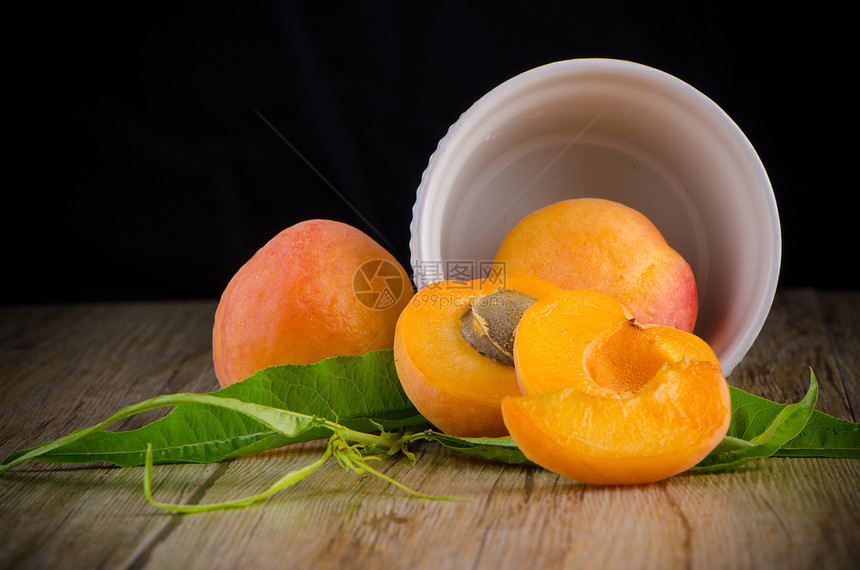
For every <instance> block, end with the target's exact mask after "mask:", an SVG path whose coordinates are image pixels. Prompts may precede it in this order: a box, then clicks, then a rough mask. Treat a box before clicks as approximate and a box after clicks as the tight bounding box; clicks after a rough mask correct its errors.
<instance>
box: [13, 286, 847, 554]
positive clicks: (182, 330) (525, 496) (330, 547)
mask: <svg viewBox="0 0 860 570" xmlns="http://www.w3.org/2000/svg"><path fill="white" fill-rule="evenodd" d="M214 310H215V302H214V301H211V302H210V301H198V302H141V303H116V304H73V305H48V306H7V307H0V388H2V397H0V455H2V456H5V455H7V454H8V453H11V452H12V451H15V450H17V449H20V448H24V447H31V446H33V445H36V444H38V443H41V442H43V441H47V440H50V439H54V438H57V437H60V436H62V435H65V434H67V433H69V432H70V431H72V430H75V429H78V428H82V427H87V426H89V425H92V424H94V423H96V422H97V421H100V420H102V419H104V418H105V417H107V416H108V415H109V414H110V413H112V412H114V411H116V410H118V409H119V408H121V407H124V406H126V405H129V404H132V403H135V402H139V401H141V400H144V399H146V398H149V397H151V396H155V395H159V394H170V393H176V392H186V391H187V392H208V391H212V390H214V389H217V387H218V386H217V382H216V380H215V376H214V372H213V368H212V352H211V344H210V342H211V337H210V335H211V326H212V321H213V315H214ZM858 323H860V293H858V292H821V291H814V290H810V289H792V290H780V291H779V292H778V294H777V298H776V300H775V303H774V306H773V309H772V311H771V314H770V317H769V319H768V321H767V323H766V325H765V327H764V329H763V331H762V333H761V335H760V337H759V338H758V340H757V341H756V343H755V345H754V346H753V348H752V350H751V351H750V352H749V354H748V355H747V357H746V358H745V359H744V361H743V362H742V363H741V365H740V366H739V367H738V368H737V369H736V370H735V371H734V372H733V373H732V375H731V376H730V377H729V382H730V383H731V384H733V385H735V386H738V387H740V388H743V389H745V390H747V391H749V392H752V393H754V394H757V395H760V396H764V397H766V398H769V399H772V400H775V401H778V402H784V403H788V402H796V401H798V400H799V399H800V398H801V397H802V396H803V394H804V393H805V391H806V388H807V387H808V383H809V371H808V368H809V367H810V366H811V367H812V368H813V369H814V370H815V372H816V375H817V376H818V378H819V381H820V384H821V392H820V397H819V403H818V409H819V410H822V411H824V412H826V413H829V414H831V415H834V416H837V417H839V418H844V419H849V420H852V421H857V414H858V410H860V332H858V327H860V324H858ZM151 419H153V417H147V416H146V415H143V416H137V417H133V418H129V419H128V420H126V421H125V422H124V423H123V424H121V425H120V426H116V428H115V429H119V428H122V429H124V428H131V427H137V426H139V425H142V424H143V423H145V422H147V421H149V420H151ZM321 449H322V448H321V445H320V444H318V443H313V442H312V443H308V444H301V445H298V446H294V447H290V448H286V449H281V450H276V451H271V452H267V453H262V454H258V455H254V456H246V457H240V458H237V459H234V460H230V461H225V462H223V463H219V464H211V465H167V466H157V467H156V470H155V488H154V493H155V495H156V498H157V499H159V500H162V501H169V502H188V503H209V502H215V501H223V500H229V499H233V498H238V497H243V496H246V495H248V494H251V493H252V492H255V491H261V490H262V489H264V488H266V487H267V486H268V485H269V484H270V483H272V482H273V481H274V480H276V479H277V478H278V477H280V475H281V474H283V473H285V472H286V471H288V470H291V469H294V468H296V467H298V466H300V465H303V464H306V463H309V462H311V461H312V460H314V459H316V457H317V456H318V454H319V453H320V452H321ZM413 451H415V452H416V456H417V463H416V464H415V466H412V465H411V464H410V463H409V462H408V460H407V459H405V458H404V457H402V456H401V457H399V458H392V459H388V460H386V461H384V462H383V463H381V464H378V465H377V467H378V468H379V469H381V470H383V471H384V472H385V473H386V474H388V475H390V476H392V477H394V478H396V479H397V480H399V481H401V482H403V483H405V484H407V485H409V486H411V487H412V488H414V489H417V490H419V491H422V492H425V493H430V494H453V495H460V496H466V497H471V498H473V499H474V501H473V502H435V501H425V500H421V499H417V498H411V497H409V496H406V495H404V494H403V493H402V492H401V491H398V490H397V489H396V488H394V487H391V486H389V485H387V484H385V483H384V482H382V481H380V480H379V479H376V478H374V477H371V476H361V477H359V476H357V475H355V474H353V473H351V472H346V471H344V470H343V469H342V468H341V467H340V466H339V465H338V464H337V463H336V462H329V463H328V464H327V465H325V466H324V467H323V468H322V469H321V470H320V471H318V472H316V473H315V474H313V475H311V476H310V477H309V478H307V479H305V480H303V481H301V482H300V483H298V484H296V485H295V486H294V487H291V488H290V489H288V490H286V491H284V492H282V493H279V494H277V495H275V496H273V497H271V498H269V499H267V500H265V501H263V502H261V503H259V504H257V505H255V506H252V507H249V508H245V509H240V510H232V511H216V512H208V513H201V514H193V515H175V514H170V513H167V512H163V511H160V510H157V509H155V508H153V507H151V506H150V505H149V503H147V501H146V499H145V497H144V495H143V492H142V477H143V469H142V468H139V467H132V468H126V469H119V468H111V467H103V466H93V465H72V466H68V465H55V464H48V463H42V462H35V461H31V462H28V463H25V464H23V465H20V466H18V467H16V468H15V469H13V470H11V471H9V472H7V473H6V474H4V475H0V568H61V569H67V568H110V569H113V568H119V569H132V568H134V569H137V568H183V569H193V568H201V569H207V570H212V569H218V568H253V569H256V568H374V569H381V568H434V569H435V568H489V569H493V570H500V569H503V568H655V569H661V570H663V569H674V568H727V569H738V568H750V569H762V568H780V569H787V568H789V569H790V568H815V569H826V568H857V567H860V460H857V459H799V458H771V459H767V460H762V461H758V462H754V463H751V464H749V465H747V466H745V467H743V468H741V469H740V470H738V471H735V472H731V473H723V474H718V475H679V476H675V477H673V478H671V479H669V480H666V481H662V482H659V483H655V484H651V485H643V486H634V487H595V486H587V485H582V484H578V483H575V482H572V481H569V480H566V479H564V478H561V477H559V476H557V475H554V474H552V473H550V472H547V471H544V470H541V469H539V468H534V467H522V466H510V465H504V464H499V463H494V462H488V461H483V460H480V459H475V458H468V457H466V456H463V455H459V454H457V453H455V452H452V451H448V450H446V449H445V448H442V447H441V446H439V445H436V444H431V443H424V444H421V445H418V446H415V447H414V448H413Z"/></svg>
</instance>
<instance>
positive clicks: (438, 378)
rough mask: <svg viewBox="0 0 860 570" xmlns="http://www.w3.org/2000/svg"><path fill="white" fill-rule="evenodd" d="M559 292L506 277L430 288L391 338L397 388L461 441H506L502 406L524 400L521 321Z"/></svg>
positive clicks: (417, 298)
mask: <svg viewBox="0 0 860 570" xmlns="http://www.w3.org/2000/svg"><path fill="white" fill-rule="evenodd" d="M559 290H560V289H559V288H558V287H557V286H555V285H553V284H551V283H549V282H547V281H544V280H543V279H539V278H537V277H532V276H529V275H507V276H506V277H505V278H504V283H500V281H499V280H497V279H493V278H490V279H483V280H475V281H469V282H462V281H440V282H437V283H432V284H430V285H428V286H426V287H424V288H423V289H421V290H420V291H418V292H417V293H416V294H415V295H414V296H413V297H412V300H411V301H410V303H409V304H408V305H407V306H406V307H405V308H404V309H403V312H402V313H401V314H400V317H399V319H398V321H397V326H396V329H395V334H394V361H395V365H396V368H397V373H398V376H399V377H400V382H401V384H402V385H403V389H404V390H405V392H406V394H407V395H408V396H409V399H410V400H411V401H412V403H413V404H414V405H415V407H416V408H417V409H418V411H419V412H421V413H422V414H423V415H424V417H426V418H427V419H428V420H429V421H430V422H432V423H433V424H434V425H435V426H436V427H438V428H439V429H440V430H442V431H444V432H445V433H448V434H450V435H454V436H458V437H493V436H502V435H507V429H506V428H505V424H504V420H503V419H502V411H501V408H500V405H501V401H502V398H504V397H505V396H509V395H519V394H520V389H519V385H518V383H517V376H516V372H515V371H514V368H513V366H512V364H513V360H511V358H510V352H511V350H512V349H513V342H514V339H513V336H514V331H515V329H516V325H517V322H518V321H519V317H520V314H521V313H522V312H523V310H524V309H525V308H526V306H530V305H531V303H532V302H534V300H536V299H541V298H543V297H545V296H547V295H549V294H550V293H554V292H556V291H559Z"/></svg>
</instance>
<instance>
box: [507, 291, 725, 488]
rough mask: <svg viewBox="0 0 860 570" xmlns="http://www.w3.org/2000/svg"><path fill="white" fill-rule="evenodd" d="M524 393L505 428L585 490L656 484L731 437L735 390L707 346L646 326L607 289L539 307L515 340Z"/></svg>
mask: <svg viewBox="0 0 860 570" xmlns="http://www.w3.org/2000/svg"><path fill="white" fill-rule="evenodd" d="M513 355H514V364H515V369H516V373H517V377H518V382H519V385H520V388H521V390H522V392H523V394H524V395H523V396H519V397H517V396H512V397H508V398H505V399H504V400H503V402H502V414H503V418H504V422H505V425H506V427H507V428H508V431H509V432H510V434H511V436H512V437H513V439H514V441H515V442H516V444H517V445H518V446H519V448H520V449H521V450H522V452H523V454H524V455H525V456H526V457H528V458H529V459H531V460H532V461H534V462H535V463H537V464H539V465H541V466H543V467H545V468H547V469H550V470H552V471H555V472H556V473H559V474H562V475H564V476H566V477H570V478H572V479H576V480H578V481H582V482H586V483H599V484H636V483H646V482H651V481H657V480H659V479H662V478H665V477H669V476H671V475H674V474H676V473H680V472H681V471H684V470H686V469H688V468H689V467H691V466H693V465H695V464H696V463H698V462H699V461H700V460H701V459H702V458H703V457H704V456H705V455H707V454H708V453H709V452H710V451H711V450H712V449H713V448H714V447H715V446H716V445H717V444H718V443H719V442H720V441H721V440H722V438H723V437H724V436H725V434H726V431H727V430H728V425H729V420H730V417H731V408H730V400H729V390H728V384H727V382H726V380H725V378H724V377H723V375H722V372H721V370H720V367H719V362H718V361H717V358H716V356H715V355H714V353H713V351H712V350H711V349H710V347H709V346H708V345H707V343H705V342H704V341H703V340H701V339H700V338H699V337H697V336H695V335H693V334H692V333H688V332H686V331H680V330H678V329H673V328H670V327H665V326H657V325H645V326H642V325H639V324H638V323H637V322H636V320H635V319H633V318H632V317H631V316H630V313H629V312H628V311H627V310H626V309H625V308H624V306H623V305H622V304H621V303H620V302H619V301H618V300H617V299H615V298H613V297H612V296H610V295H608V294H606V293H603V292H601V291H560V292H556V293H553V294H550V295H547V296H546V297H543V298H542V299H539V300H538V301H536V302H535V303H533V304H532V305H531V306H530V307H529V308H528V309H527V310H526V311H525V312H524V313H523V316H522V318H521V320H520V322H519V326H518V328H517V334H516V338H515V341H514V350H513Z"/></svg>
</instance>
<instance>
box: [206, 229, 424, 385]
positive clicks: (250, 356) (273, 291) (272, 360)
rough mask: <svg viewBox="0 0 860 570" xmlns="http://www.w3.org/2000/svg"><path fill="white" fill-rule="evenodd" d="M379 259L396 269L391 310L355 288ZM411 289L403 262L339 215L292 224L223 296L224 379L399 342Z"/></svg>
mask: <svg viewBox="0 0 860 570" xmlns="http://www.w3.org/2000/svg"><path fill="white" fill-rule="evenodd" d="M375 260H382V261H383V262H384V263H385V267H387V268H393V269H392V271H393V274H392V277H391V281H390V282H391V283H392V284H393V285H394V286H395V287H394V288H393V290H394V292H395V293H399V298H398V299H397V300H396V302H394V303H393V304H391V305H390V306H387V307H386V308H373V307H372V306H368V305H367V304H365V303H363V302H361V301H360V300H359V298H358V297H357V296H356V294H355V291H354V279H355V275H356V272H357V271H358V270H359V268H360V267H362V265H363V264H364V263H366V262H372V261H375ZM397 273H399V278H398V276H397ZM398 283H399V284H400V288H399V289H398V288H397V287H396V286H397V285H398ZM410 294H411V289H410V285H409V278H408V275H407V274H406V272H405V271H404V269H403V267H402V266H401V265H400V264H399V263H398V262H397V260H396V259H395V258H394V257H393V256H392V255H391V254H390V253H389V252H388V251H386V250H385V248H383V247H382V246H380V245H379V244H378V243H376V242H375V241H374V240H373V239H372V238H370V237H369V236H368V235H366V234H365V233H363V232H362V231H360V230H358V229H356V228H354V227H352V226H349V225H347V224H344V223H340V222H335V221H331V220H308V221H304V222H300V223H298V224H295V225H293V226H290V227H289V228H287V229H285V230H283V231H282V232H280V233H279V234H278V235H276V236H275V237H274V238H272V239H271V240H270V241H269V242H268V243H267V244H265V245H264V246H263V247H262V248H261V249H260V250H259V251H257V253H255V254H254V256H253V257H252V258H251V259H249V260H248V261H247V262H246V263H245V264H244V265H243V266H242V267H241V268H240V269H239V271H238V272H237V273H236V274H235V275H234V276H233V278H232V279H231V280H230V282H229V284H228V285H227V287H226V289H225V290H224V293H223V294H222V296H221V300H220V302H219V304H218V308H217V309H216V312H215V325H214V327H213V331H212V352H213V361H214V364H215V374H216V376H217V377H218V381H219V383H220V384H221V385H222V386H227V385H228V384H232V383H234V382H238V381H240V380H243V379H245V378H247V377H248V376H250V375H252V374H253V373H254V372H256V371H257V370H259V369H261V368H265V367H267V366H272V365H278V364H309V363H313V362H317V361H319V360H322V359H324V358H328V357H331V356H339V355H345V354H364V353H366V352H368V351H371V350H380V349H386V348H391V347H392V344H393V340H394V328H395V324H396V322H397V317H398V316H399V314H400V311H401V310H402V309H403V307H404V306H405V305H406V303H408V302H409V297H410Z"/></svg>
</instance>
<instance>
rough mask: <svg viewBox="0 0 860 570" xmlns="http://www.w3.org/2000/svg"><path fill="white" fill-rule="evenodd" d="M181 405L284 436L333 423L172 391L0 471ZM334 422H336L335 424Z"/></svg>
mask: <svg viewBox="0 0 860 570" xmlns="http://www.w3.org/2000/svg"><path fill="white" fill-rule="evenodd" d="M183 404H204V405H208V406H209V408H210V409H226V410H230V411H234V412H236V413H239V414H242V415H244V416H248V417H251V418H254V419H255V420H256V421H257V422H259V423H261V424H263V425H266V426H268V428H269V429H271V430H274V431H276V432H278V433H279V434H281V435H282V436H283V437H285V438H295V437H301V436H302V434H305V433H307V432H308V431H313V430H319V431H321V432H323V433H326V434H329V435H330V434H331V433H332V429H331V426H332V425H333V424H332V423H331V422H326V420H322V419H319V418H314V417H312V416H306V415H304V414H297V413H295V412H290V411H287V410H278V409H275V408H271V407H268V406H261V405H259V404H253V403H248V402H241V401H239V400H236V399H234V398H224V397H217V396H214V395H212V394H173V395H169V396H156V397H155V398H150V399H149V400H146V401H144V402H141V403H139V404H134V405H131V406H128V407H126V408H123V409H122V410H119V411H118V412H116V413H114V414H113V415H111V416H110V417H108V418H107V419H106V420H104V421H102V422H100V423H98V424H96V425H94V426H91V427H88V428H86V429H82V430H77V431H74V432H72V433H70V434H69V435H67V436H64V437H61V438H59V439H56V440H54V441H51V442H48V443H45V444H42V445H40V446H38V447H34V448H33V449H30V450H27V451H24V452H22V453H18V454H15V457H14V458H13V457H12V456H9V457H7V458H6V459H5V460H4V461H3V464H2V465H0V473H2V472H3V471H6V470H8V469H10V468H11V467H14V466H15V465H18V464H20V463H23V462H24V461H28V460H30V459H44V458H45V457H52V453H56V452H57V450H58V449H62V448H64V447H66V446H68V445H70V444H74V443H77V442H79V441H82V440H85V439H86V438H87V437H88V436H90V435H92V434H95V433H98V432H100V431H101V430H103V429H105V428H107V427H109V426H111V425H112V424H114V423H116V422H118V421H119V420H121V419H124V418H127V417H130V416H133V415H135V414H139V413H142V412H146V411H149V410H155V409H158V408H164V407H167V406H181V405H183ZM334 425H336V424H334ZM147 447H148V442H147V443H145V444H144V454H146V452H147Z"/></svg>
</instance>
